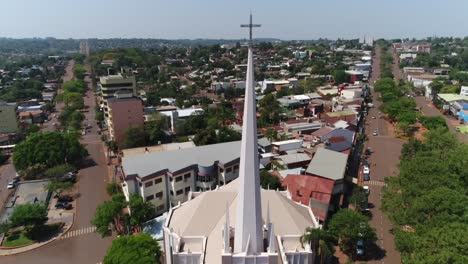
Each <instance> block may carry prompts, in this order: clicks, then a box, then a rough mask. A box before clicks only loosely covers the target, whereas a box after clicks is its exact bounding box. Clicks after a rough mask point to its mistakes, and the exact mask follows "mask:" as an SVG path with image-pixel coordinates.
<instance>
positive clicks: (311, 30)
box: [0, 0, 468, 39]
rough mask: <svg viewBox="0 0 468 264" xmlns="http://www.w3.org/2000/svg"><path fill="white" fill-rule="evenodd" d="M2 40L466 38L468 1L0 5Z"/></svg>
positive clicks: (15, 1) (35, 0)
mask: <svg viewBox="0 0 468 264" xmlns="http://www.w3.org/2000/svg"><path fill="white" fill-rule="evenodd" d="M0 7H1V10H2V12H1V14H0V37H13V38H23V37H56V38H95V37H97V38H111V37H122V38H167V39H175V38H236V39H237V38H245V37H247V36H248V34H247V32H246V30H244V29H241V28H240V27H239V24H241V23H247V22H248V15H249V11H250V10H252V12H253V14H254V23H260V24H262V28H260V29H259V30H256V33H255V36H256V37H272V38H280V39H317V38H320V37H322V38H332V39H335V38H339V37H341V38H357V37H362V36H363V35H365V34H366V35H370V36H373V37H374V38H380V37H385V38H393V37H417V38H420V37H427V36H433V35H438V36H467V35H468V17H467V16H468V0H443V1H441V0H283V1H279V0H250V1H248V0H231V1H226V0H184V1H182V0H0Z"/></svg>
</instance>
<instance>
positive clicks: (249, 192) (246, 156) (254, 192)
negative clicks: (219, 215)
mask: <svg viewBox="0 0 468 264" xmlns="http://www.w3.org/2000/svg"><path fill="white" fill-rule="evenodd" d="M241 27H248V28H249V30H250V39H249V51H248V59H247V77H246V88H245V102H244V119H243V126H242V143H241V153H240V166H239V186H238V188H239V189H238V202H237V214H236V217H237V218H236V229H235V236H234V253H242V252H246V253H247V252H248V254H249V255H251V254H259V253H261V252H263V228H262V205H261V197H260V175H259V172H258V169H259V161H258V142H257V114H256V112H257V111H256V101H255V79H254V65H253V52H252V28H254V27H260V25H254V24H252V14H251V15H250V24H248V25H241Z"/></svg>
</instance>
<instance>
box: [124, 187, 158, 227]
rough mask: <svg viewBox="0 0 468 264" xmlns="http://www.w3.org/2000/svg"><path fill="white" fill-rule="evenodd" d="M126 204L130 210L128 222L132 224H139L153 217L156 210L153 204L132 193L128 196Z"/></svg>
mask: <svg viewBox="0 0 468 264" xmlns="http://www.w3.org/2000/svg"><path fill="white" fill-rule="evenodd" d="M128 205H129V206H130V210H131V213H130V223H131V224H132V225H141V224H142V223H144V222H146V221H148V220H150V219H151V218H152V217H154V213H155V211H156V209H155V207H154V205H153V204H152V203H150V202H147V201H145V200H144V199H143V198H142V197H140V196H139V195H138V194H133V195H132V196H130V201H129V202H128Z"/></svg>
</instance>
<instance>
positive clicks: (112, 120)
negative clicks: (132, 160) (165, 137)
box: [104, 97, 144, 144]
mask: <svg viewBox="0 0 468 264" xmlns="http://www.w3.org/2000/svg"><path fill="white" fill-rule="evenodd" d="M107 104H108V111H107V112H106V113H105V114H104V116H105V120H106V124H107V127H108V129H109V136H110V139H111V140H114V141H115V142H117V143H118V144H121V143H123V141H124V139H125V131H126V130H127V129H128V128H130V127H142V126H143V124H144V112H143V103H142V102H141V99H139V98H136V97H124V98H120V97H115V98H109V99H108V100H107Z"/></svg>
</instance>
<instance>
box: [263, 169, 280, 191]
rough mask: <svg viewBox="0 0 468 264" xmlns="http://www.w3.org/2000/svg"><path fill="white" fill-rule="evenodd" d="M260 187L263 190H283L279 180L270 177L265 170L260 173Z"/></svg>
mask: <svg viewBox="0 0 468 264" xmlns="http://www.w3.org/2000/svg"><path fill="white" fill-rule="evenodd" d="M260 185H261V186H262V188H263V189H266V190H268V189H269V190H283V189H284V188H283V185H281V182H280V180H279V179H278V178H277V177H275V176H272V175H270V173H269V172H268V171H267V170H261V171H260Z"/></svg>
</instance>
